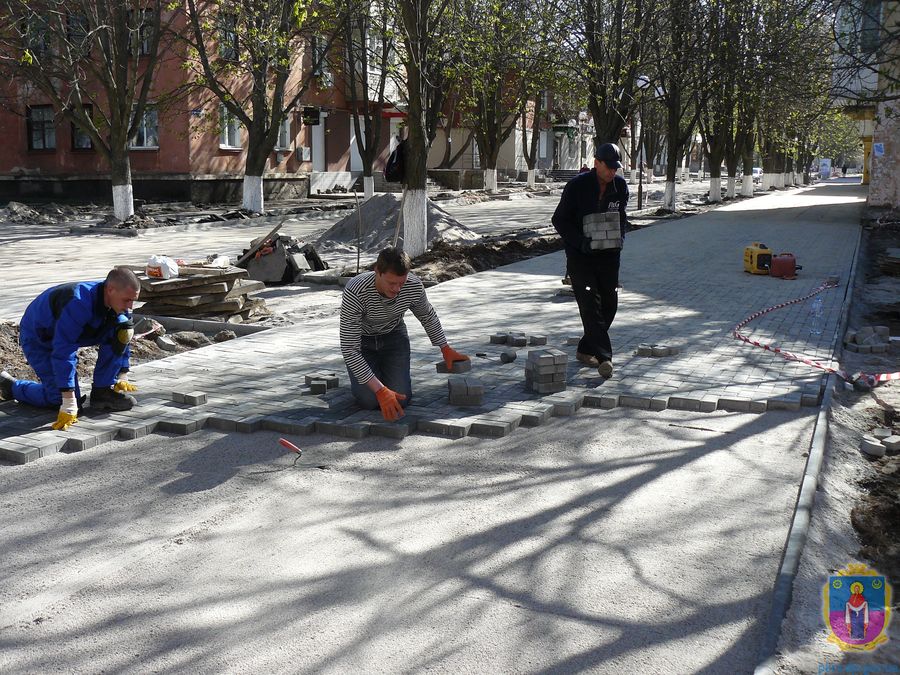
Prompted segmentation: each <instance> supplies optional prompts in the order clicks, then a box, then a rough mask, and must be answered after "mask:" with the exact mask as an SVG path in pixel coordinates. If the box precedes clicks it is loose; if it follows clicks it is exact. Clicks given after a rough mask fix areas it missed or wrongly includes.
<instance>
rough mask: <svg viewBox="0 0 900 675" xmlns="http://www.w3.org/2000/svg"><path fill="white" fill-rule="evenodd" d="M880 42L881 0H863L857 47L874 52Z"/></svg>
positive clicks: (864, 52)
mask: <svg viewBox="0 0 900 675" xmlns="http://www.w3.org/2000/svg"><path fill="white" fill-rule="evenodd" d="M880 42H881V0H864V2H863V3H862V17H861V21H860V31H859V48H860V50H861V51H862V53H863V54H874V53H875V52H876V51H878V47H879V46H880Z"/></svg>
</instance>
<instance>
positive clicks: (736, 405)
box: [718, 397, 750, 412]
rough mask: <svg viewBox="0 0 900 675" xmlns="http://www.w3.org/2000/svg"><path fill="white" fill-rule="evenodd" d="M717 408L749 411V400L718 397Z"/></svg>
mask: <svg viewBox="0 0 900 675" xmlns="http://www.w3.org/2000/svg"><path fill="white" fill-rule="evenodd" d="M718 408H719V410H730V411H731V412H750V401H749V400H747V399H740V398H725V397H723V398H720V399H719V405H718Z"/></svg>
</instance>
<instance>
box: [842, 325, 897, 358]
mask: <svg viewBox="0 0 900 675" xmlns="http://www.w3.org/2000/svg"><path fill="white" fill-rule="evenodd" d="M890 345H891V329H890V328H888V327H887V326H863V327H862V328H859V329H857V330H848V331H847V333H846V335H844V346H845V347H846V348H847V350H848V351H851V352H859V353H860V354H884V353H885V352H886V351H887V350H888V349H889V348H890Z"/></svg>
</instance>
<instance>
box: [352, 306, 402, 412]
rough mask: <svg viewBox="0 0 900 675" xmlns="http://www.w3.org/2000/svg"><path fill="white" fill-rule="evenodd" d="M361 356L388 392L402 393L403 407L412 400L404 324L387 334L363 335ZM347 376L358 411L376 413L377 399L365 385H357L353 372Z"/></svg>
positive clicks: (360, 383)
mask: <svg viewBox="0 0 900 675" xmlns="http://www.w3.org/2000/svg"><path fill="white" fill-rule="evenodd" d="M361 348H362V349H361V351H362V357H363V358H364V359H365V360H366V363H368V364H369V367H370V368H371V369H372V372H374V373H375V377H377V378H378V379H379V380H381V383H382V384H383V385H384V386H385V387H387V388H388V389H390V390H392V391H395V392H397V393H398V394H405V395H406V399H404V400H402V401H400V404H401V405H402V406H403V407H404V408H405V407H406V406H408V405H409V402H410V401H411V400H412V379H411V378H410V374H409V334H408V333H407V332H406V325H405V324H403V323H401V324H400V325H399V326H397V327H396V328H395V329H394V330H392V331H391V332H390V333H385V334H384V335H363V336H362V343H361ZM347 373H348V374H349V375H350V391H351V392H352V393H353V397H354V398H355V399H356V402H357V403H359V405H360V407H361V408H365V409H366V410H378V409H379V407H380V406H379V405H378V399H377V398H376V397H375V392H373V391H372V390H371V389H369V387H368V386H367V385H366V383H365V382H359V381H358V380H357V379H356V378H355V377H354V376H353V373H351V372H350V370H349V369H347Z"/></svg>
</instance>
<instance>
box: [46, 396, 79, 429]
mask: <svg viewBox="0 0 900 675" xmlns="http://www.w3.org/2000/svg"><path fill="white" fill-rule="evenodd" d="M77 421H78V401H77V400H76V399H75V392H74V391H64V392H63V400H62V405H61V406H59V414H58V415H57V416H56V421H55V422H54V423H53V424H51V425H50V426H51V428H53V429H55V430H56V431H68V430H69V427H70V426H72V425H73V424H75V423H76V422H77Z"/></svg>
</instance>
